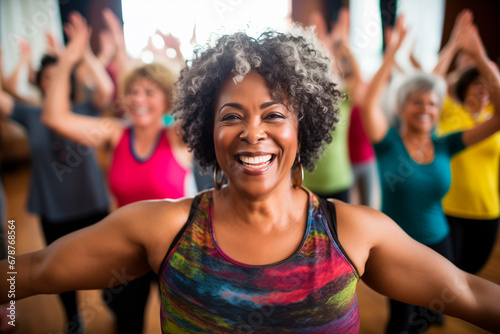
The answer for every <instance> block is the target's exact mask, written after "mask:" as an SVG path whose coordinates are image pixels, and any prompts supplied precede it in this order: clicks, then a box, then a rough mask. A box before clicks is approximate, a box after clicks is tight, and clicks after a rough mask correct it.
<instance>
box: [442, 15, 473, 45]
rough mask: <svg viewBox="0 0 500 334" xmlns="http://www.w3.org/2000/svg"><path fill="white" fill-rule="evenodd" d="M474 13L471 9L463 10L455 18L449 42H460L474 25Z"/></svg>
mask: <svg viewBox="0 0 500 334" xmlns="http://www.w3.org/2000/svg"><path fill="white" fill-rule="evenodd" d="M472 21H473V14H472V12H471V11H470V10H468V9H464V10H462V11H461V12H460V13H459V14H458V15H457V18H456V19H455V24H454V25H453V29H452V30H451V34H450V38H449V40H448V41H449V43H454V44H458V43H459V41H460V39H461V38H462V36H464V35H465V34H466V33H467V31H468V30H469V29H470V28H471V27H472Z"/></svg>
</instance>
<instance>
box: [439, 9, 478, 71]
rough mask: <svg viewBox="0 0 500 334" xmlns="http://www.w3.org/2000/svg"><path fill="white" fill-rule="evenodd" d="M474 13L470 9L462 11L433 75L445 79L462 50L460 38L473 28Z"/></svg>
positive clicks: (440, 54)
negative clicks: (459, 51)
mask: <svg viewBox="0 0 500 334" xmlns="http://www.w3.org/2000/svg"><path fill="white" fill-rule="evenodd" d="M472 18H473V15H472V12H471V11H470V10H468V9H464V10H463V11H461V12H460V13H459V14H458V15H457V18H456V19H455V24H454V25H453V29H452V30H451V34H450V38H448V41H447V42H446V44H445V46H444V47H443V48H442V49H441V51H440V52H439V59H438V63H437V65H436V67H434V70H433V71H432V73H433V74H435V75H437V76H440V77H444V76H445V75H446V72H447V71H448V69H449V68H450V65H451V62H452V61H453V58H454V57H455V55H456V54H457V52H458V50H459V49H460V38H462V36H464V34H466V33H467V31H468V30H469V29H470V28H471V27H472Z"/></svg>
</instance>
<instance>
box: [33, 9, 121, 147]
mask: <svg viewBox="0 0 500 334" xmlns="http://www.w3.org/2000/svg"><path fill="white" fill-rule="evenodd" d="M69 27H70V28H69V29H71V37H72V39H71V40H70V42H69V43H68V45H67V47H66V49H65V50H64V51H63V53H62V54H61V55H60V57H59V61H58V64H57V67H56V70H55V74H54V77H53V78H52V81H51V83H50V86H49V88H48V92H47V97H46V99H45V104H44V109H43V114H42V122H43V123H44V124H45V125H47V126H48V127H50V128H52V129H53V130H54V131H56V132H58V133H60V134H61V135H62V136H65V137H67V138H69V139H71V140H73V141H76V142H79V143H82V144H84V145H87V146H90V147H96V146H100V145H102V144H104V143H106V142H110V141H112V140H113V139H115V138H116V137H117V136H119V135H120V134H121V131H123V128H122V127H121V125H120V124H119V121H118V120H115V119H110V118H99V117H92V116H87V115H79V114H75V113H73V112H72V111H71V103H70V99H69V95H70V89H71V83H70V75H71V71H72V70H73V68H74V67H75V65H76V64H77V63H78V62H79V61H80V60H81V59H82V58H83V54H84V53H85V50H86V48H87V47H88V43H89V37H90V30H89V28H88V26H87V23H86V22H85V20H84V18H83V17H82V16H81V15H80V14H78V13H76V12H75V13H72V14H71V15H70V22H69Z"/></svg>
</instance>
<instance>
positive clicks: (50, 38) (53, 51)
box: [45, 31, 63, 56]
mask: <svg viewBox="0 0 500 334" xmlns="http://www.w3.org/2000/svg"><path fill="white" fill-rule="evenodd" d="M62 49H63V47H62V45H61V44H60V43H58V42H57V41H56V38H55V37H54V35H52V33H51V32H49V31H47V32H46V33H45V53H47V54H48V55H51V56H57V55H59V54H60V53H61V51H62Z"/></svg>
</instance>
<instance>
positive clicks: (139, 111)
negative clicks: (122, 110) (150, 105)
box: [134, 108, 148, 115]
mask: <svg viewBox="0 0 500 334" xmlns="http://www.w3.org/2000/svg"><path fill="white" fill-rule="evenodd" d="M147 113H148V109H146V108H136V109H134V114H136V115H145V114H147Z"/></svg>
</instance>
